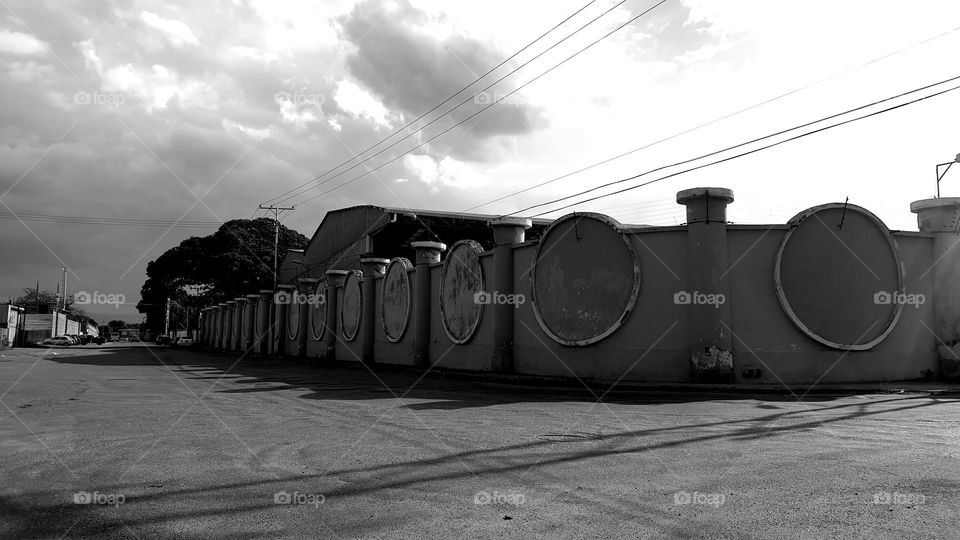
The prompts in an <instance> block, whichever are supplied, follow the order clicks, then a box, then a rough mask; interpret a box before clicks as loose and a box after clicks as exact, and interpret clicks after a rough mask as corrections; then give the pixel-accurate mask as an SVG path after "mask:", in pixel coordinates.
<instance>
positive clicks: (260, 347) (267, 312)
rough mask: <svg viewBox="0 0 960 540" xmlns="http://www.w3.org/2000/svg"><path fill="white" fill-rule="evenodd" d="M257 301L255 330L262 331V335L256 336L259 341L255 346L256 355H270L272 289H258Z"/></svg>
mask: <svg viewBox="0 0 960 540" xmlns="http://www.w3.org/2000/svg"><path fill="white" fill-rule="evenodd" d="M258 296H259V299H258V300H257V328H261V329H263V333H261V334H260V335H258V336H256V339H259V340H260V341H259V342H257V343H256V344H255V347H254V348H255V349H256V352H257V353H258V354H264V355H266V354H270V341H271V340H272V339H273V338H272V337H271V336H272V328H271V326H270V325H271V324H272V322H273V321H272V319H273V315H272V312H273V289H260V294H259V295H258Z"/></svg>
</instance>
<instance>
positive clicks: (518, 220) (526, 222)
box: [490, 216, 533, 229]
mask: <svg viewBox="0 0 960 540" xmlns="http://www.w3.org/2000/svg"><path fill="white" fill-rule="evenodd" d="M490 226H491V227H523V228H524V229H529V228H530V227H533V220H532V219H530V218H525V217H517V216H504V217H500V218H497V219H494V220H491V221H490Z"/></svg>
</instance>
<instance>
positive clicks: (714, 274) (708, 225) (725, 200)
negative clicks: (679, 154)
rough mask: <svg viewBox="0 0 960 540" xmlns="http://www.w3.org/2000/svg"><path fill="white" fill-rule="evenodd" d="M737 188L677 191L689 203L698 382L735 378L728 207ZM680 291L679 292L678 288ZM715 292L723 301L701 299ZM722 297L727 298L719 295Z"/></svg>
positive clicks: (690, 315)
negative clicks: (728, 254)
mask: <svg viewBox="0 0 960 540" xmlns="http://www.w3.org/2000/svg"><path fill="white" fill-rule="evenodd" d="M731 202H733V191H732V190H729V189H725V188H713V187H710V188H693V189H685V190H683V191H680V192H679V193H677V203H678V204H683V205H686V207H687V284H686V286H687V289H686V290H685V291H684V292H686V293H687V296H686V298H687V299H689V300H690V301H689V302H688V303H687V328H688V335H689V343H690V362H691V365H690V368H691V369H690V378H691V380H692V381H693V382H695V383H730V382H733V381H734V372H733V367H734V366H733V348H732V341H731V335H730V328H731V327H732V323H731V318H730V300H731V299H730V278H729V263H728V260H727V253H728V251H727V205H728V204H730V203H731ZM675 292H680V291H675ZM711 294H712V295H716V298H717V299H720V298H723V302H722V303H706V302H698V301H697V300H698V298H702V297H703V296H701V295H711ZM720 295H722V296H720Z"/></svg>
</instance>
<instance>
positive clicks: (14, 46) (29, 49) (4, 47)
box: [0, 29, 50, 56]
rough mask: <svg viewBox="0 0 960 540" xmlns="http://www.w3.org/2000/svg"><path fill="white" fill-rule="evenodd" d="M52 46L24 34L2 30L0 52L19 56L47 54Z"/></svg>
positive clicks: (0, 32) (0, 33)
mask: <svg viewBox="0 0 960 540" xmlns="http://www.w3.org/2000/svg"><path fill="white" fill-rule="evenodd" d="M49 50H50V46H49V45H48V44H47V43H45V42H43V41H40V40H39V39H37V38H35V37H33V36H31V35H30V34H24V33H22V32H11V31H9V30H4V29H0V52H2V53H7V54H14V55H18V56H35V55H40V54H45V53H46V52H48V51H49Z"/></svg>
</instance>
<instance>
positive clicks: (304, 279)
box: [297, 277, 320, 283]
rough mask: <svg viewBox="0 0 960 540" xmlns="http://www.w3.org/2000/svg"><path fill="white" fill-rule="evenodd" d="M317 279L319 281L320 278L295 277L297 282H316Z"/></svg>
mask: <svg viewBox="0 0 960 540" xmlns="http://www.w3.org/2000/svg"><path fill="white" fill-rule="evenodd" d="M318 281H320V279H319V278H315V277H302V278H297V283H316V282H318Z"/></svg>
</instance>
